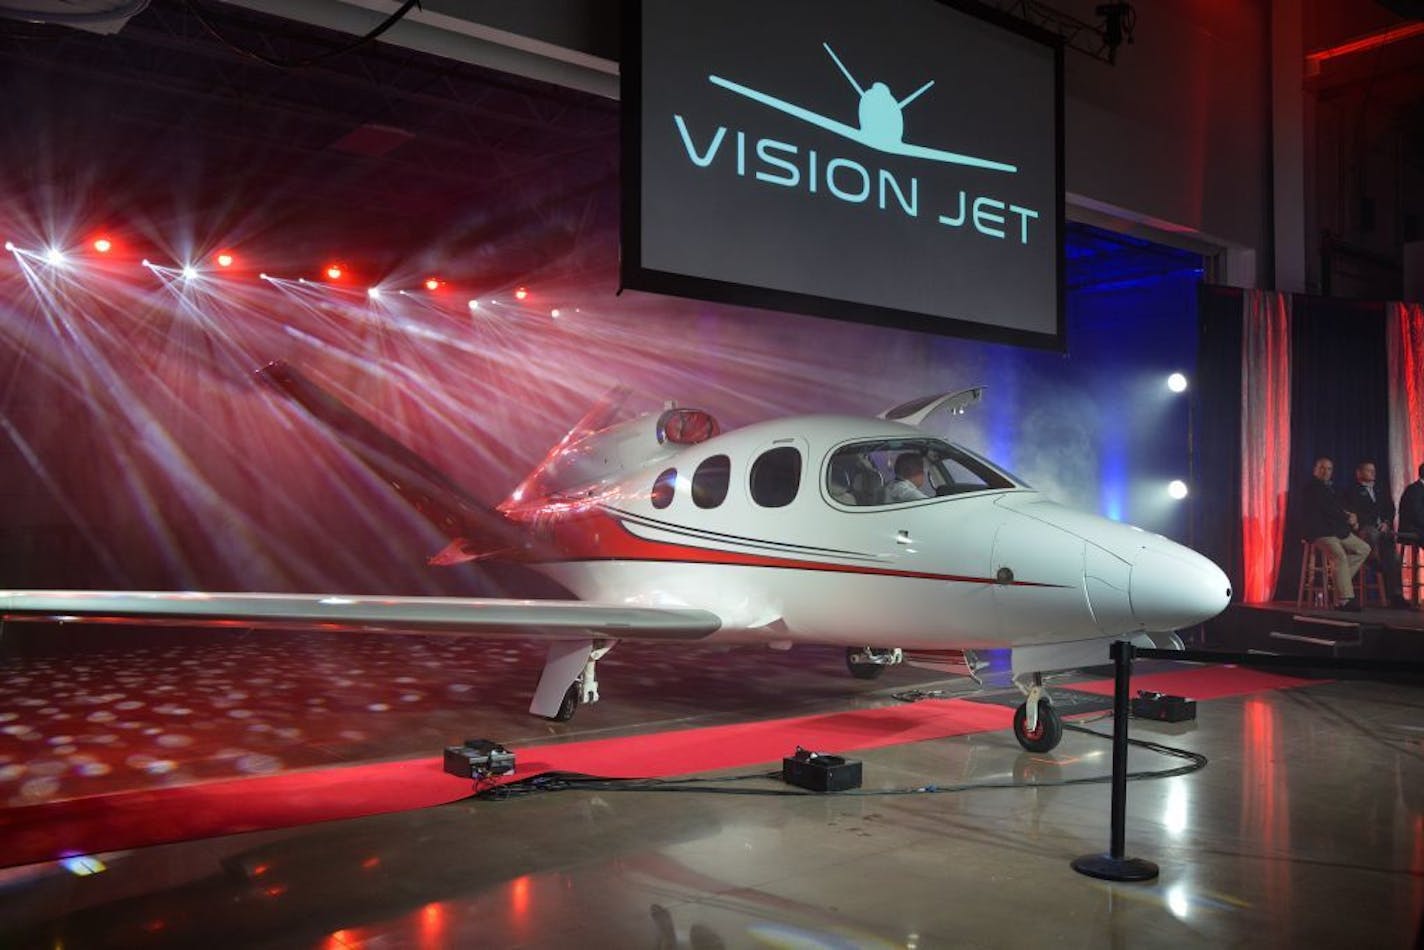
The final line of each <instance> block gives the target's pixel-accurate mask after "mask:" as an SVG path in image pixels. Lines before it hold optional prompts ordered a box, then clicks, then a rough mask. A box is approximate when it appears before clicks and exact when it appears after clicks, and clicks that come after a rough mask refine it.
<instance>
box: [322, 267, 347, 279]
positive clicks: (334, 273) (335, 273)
mask: <svg viewBox="0 0 1424 950" xmlns="http://www.w3.org/2000/svg"><path fill="white" fill-rule="evenodd" d="M344 273H345V270H344V269H343V268H342V266H341V265H340V264H328V265H326V279H327V280H340V279H341V275H342V274H344Z"/></svg>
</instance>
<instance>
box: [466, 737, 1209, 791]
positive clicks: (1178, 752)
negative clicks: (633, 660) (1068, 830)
mask: <svg viewBox="0 0 1424 950" xmlns="http://www.w3.org/2000/svg"><path fill="white" fill-rule="evenodd" d="M1063 728H1064V729H1069V730H1072V731H1073V732H1081V733H1085V734H1087V735H1090V736H1097V737H1098V738H1100V739H1107V740H1108V741H1112V736H1110V735H1108V734H1106V733H1102V732H1096V731H1094V730H1092V729H1085V728H1084V727H1082V726H1079V725H1074V724H1072V723H1064V725H1063ZM1127 741H1128V744H1129V745H1134V746H1137V747H1138V748H1140V749H1146V750H1148V751H1149V752H1156V753H1157V754H1159V755H1165V756H1167V757H1169V758H1177V759H1185V760H1186V764H1185V765H1179V766H1176V767H1174V768H1170V769H1149V770H1145V771H1137V772H1129V773H1128V774H1127V779H1128V781H1140V780H1144V779H1163V778H1174V777H1176V776H1178V775H1189V774H1190V773H1192V772H1196V771H1198V770H1200V769H1203V768H1205V767H1206V765H1207V762H1208V759H1207V757H1206V756H1204V755H1202V754H1201V753H1200V752H1192V751H1189V750H1187V749H1178V748H1176V747H1174V746H1169V745H1163V744H1162V743H1160V742H1150V741H1147V740H1144V739H1132V738H1129V739H1128V740H1127ZM754 779H762V780H769V781H780V779H781V773H780V772H752V773H747V774H743V775H724V776H718V777H715V778H687V779H643V778H608V777H604V776H597V775H586V774H584V773H581V772H544V773H542V774H540V775H535V776H532V777H530V778H527V779H523V780H521V781H518V782H510V783H508V784H505V785H499V786H497V787H495V788H489V789H483V790H478V791H476V792H475V794H474V795H472V796H471V797H472V798H475V799H479V800H482V801H489V800H495V801H499V800H503V799H507V798H520V797H524V796H527V795H533V794H537V793H539V792H567V791H574V790H579V789H582V790H585V791H597V792H695V793H699V794H705V795H765V796H774V797H791V796H802V797H806V796H809V797H826V796H831V795H833V796H836V797H840V798H846V797H875V796H881V795H942V794H946V793H950V792H972V791H975V790H977V789H989V788H995V789H1012V788H1018V789H1023V788H1058V787H1062V786H1068V785H1102V784H1106V783H1109V782H1111V781H1112V774H1111V773H1108V774H1106V775H1088V776H1080V777H1078V778H1065V779H1055V780H1053V781H1046V782H1020V781H1011V782H968V783H962V784H954V785H938V784H929V785H917V786H912V787H906V788H878V789H865V788H861V789H849V790H846V791H840V792H814V791H803V790H799V789H798V790H793V789H790V788H737V787H733V786H731V785H729V784H726V783H730V782H745V781H751V780H754Z"/></svg>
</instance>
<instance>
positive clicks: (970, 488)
mask: <svg viewBox="0 0 1424 950" xmlns="http://www.w3.org/2000/svg"><path fill="white" fill-rule="evenodd" d="M1014 484H1015V483H1014V481H1013V479H1012V478H1010V477H1008V476H1007V475H1006V474H1004V473H1003V472H1002V471H999V470H998V469H996V468H994V467H993V466H992V465H990V464H989V463H988V462H985V461H984V460H983V459H981V458H979V457H978V456H977V455H975V454H974V453H972V452H969V451H967V450H966V449H962V448H960V447H959V446H957V445H950V444H949V443H947V442H941V441H940V440H938V439H879V440H876V441H872V442H858V443H855V444H854V445H847V446H843V447H842V448H840V449H837V450H836V452H835V454H833V455H832V456H831V460H830V463H829V464H828V465H827V466H826V495H827V496H828V497H829V498H830V499H831V500H832V501H834V502H836V503H838V504H842V505H852V506H858V507H875V506H879V505H897V504H903V503H907V502H915V501H922V500H924V499H927V498H938V497H943V496H945V495H961V494H965V493H968V492H979V491H989V490H991V489H1001V488H1013V487H1014Z"/></svg>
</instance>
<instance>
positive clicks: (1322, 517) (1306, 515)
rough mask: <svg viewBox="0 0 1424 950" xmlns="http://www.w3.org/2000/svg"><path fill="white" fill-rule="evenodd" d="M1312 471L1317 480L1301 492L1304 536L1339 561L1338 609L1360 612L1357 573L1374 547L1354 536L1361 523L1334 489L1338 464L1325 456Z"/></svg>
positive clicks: (1333, 578) (1336, 577) (1333, 579)
mask: <svg viewBox="0 0 1424 950" xmlns="http://www.w3.org/2000/svg"><path fill="white" fill-rule="evenodd" d="M1312 471H1313V477H1312V478H1311V479H1310V481H1309V482H1307V483H1306V485H1305V487H1304V488H1303V489H1302V490H1301V494H1302V498H1301V503H1300V526H1301V533H1302V534H1304V535H1305V537H1306V538H1308V539H1309V540H1310V543H1311V544H1313V545H1315V546H1316V547H1318V548H1320V549H1321V550H1323V551H1325V553H1326V554H1328V555H1329V556H1330V557H1331V558H1332V559H1333V560H1334V562H1335V570H1334V572H1333V573H1332V574H1331V582H1332V584H1333V586H1334V588H1335V600H1336V603H1337V605H1338V606H1337V607H1336V608H1335V609H1337V610H1350V611H1358V610H1359V609H1360V602H1359V601H1358V600H1356V599H1355V574H1356V573H1357V572H1358V571H1359V570H1360V565H1361V564H1363V563H1365V558H1367V557H1369V556H1370V546H1369V545H1368V544H1366V543H1365V542H1364V541H1361V540H1360V539H1359V538H1357V537H1355V535H1354V534H1353V533H1351V532H1352V531H1353V530H1354V528H1355V526H1356V525H1357V524H1358V520H1357V519H1356V518H1355V513H1354V512H1352V511H1346V510H1345V506H1344V505H1342V504H1340V499H1339V498H1337V497H1336V496H1335V490H1334V489H1333V488H1332V487H1331V486H1330V476H1332V475H1334V474H1335V463H1334V462H1332V461H1331V460H1330V459H1328V458H1325V457H1323V456H1322V457H1321V458H1318V459H1316V460H1315V468H1314V469H1313V470H1312Z"/></svg>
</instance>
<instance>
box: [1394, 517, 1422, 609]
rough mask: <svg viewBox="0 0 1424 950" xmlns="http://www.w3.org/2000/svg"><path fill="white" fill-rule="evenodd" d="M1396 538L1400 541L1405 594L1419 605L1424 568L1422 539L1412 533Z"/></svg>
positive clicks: (1401, 575)
mask: <svg viewBox="0 0 1424 950" xmlns="http://www.w3.org/2000/svg"><path fill="white" fill-rule="evenodd" d="M1395 540H1397V541H1398V542H1399V547H1400V552H1399V559H1400V560H1399V563H1400V571H1399V573H1400V580H1401V581H1402V582H1403V584H1404V596H1406V597H1408V598H1409V599H1410V601H1412V602H1413V604H1414V606H1415V607H1418V606H1419V572H1420V570H1421V569H1424V557H1420V552H1419V544H1420V541H1421V540H1424V539H1421V538H1419V537H1416V536H1415V535H1412V534H1401V535H1398V536H1397V537H1396V538H1395Z"/></svg>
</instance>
